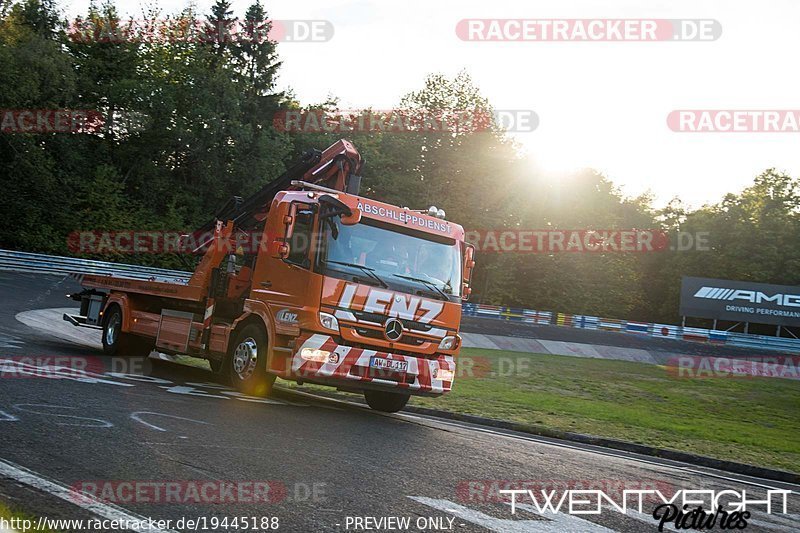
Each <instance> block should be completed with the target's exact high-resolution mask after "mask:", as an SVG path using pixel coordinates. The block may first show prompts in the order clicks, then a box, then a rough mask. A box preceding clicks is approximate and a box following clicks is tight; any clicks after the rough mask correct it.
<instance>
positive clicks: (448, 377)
mask: <svg viewBox="0 0 800 533" xmlns="http://www.w3.org/2000/svg"><path fill="white" fill-rule="evenodd" d="M455 377H456V373H455V372H453V371H452V370H448V369H446V368H439V369H437V370H436V374H435V375H434V376H433V378H434V379H440V380H442V381H453V378H455Z"/></svg>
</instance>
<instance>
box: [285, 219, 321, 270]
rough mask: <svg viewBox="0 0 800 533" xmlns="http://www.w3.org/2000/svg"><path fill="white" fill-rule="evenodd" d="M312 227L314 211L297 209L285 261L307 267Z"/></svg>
mask: <svg viewBox="0 0 800 533" xmlns="http://www.w3.org/2000/svg"><path fill="white" fill-rule="evenodd" d="M313 227H314V213H313V212H312V211H310V210H305V209H302V210H298V211H297V220H295V223H294V231H293V233H292V238H291V239H290V240H289V257H287V258H286V262H287V263H292V264H294V265H297V266H301V267H303V268H309V267H310V266H311V261H310V260H309V250H310V249H311V230H312V229H313Z"/></svg>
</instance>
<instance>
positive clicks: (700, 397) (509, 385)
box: [328, 348, 800, 472]
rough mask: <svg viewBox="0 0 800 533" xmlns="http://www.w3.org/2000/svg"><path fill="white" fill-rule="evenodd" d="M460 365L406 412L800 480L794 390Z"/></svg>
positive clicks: (620, 368)
mask: <svg viewBox="0 0 800 533" xmlns="http://www.w3.org/2000/svg"><path fill="white" fill-rule="evenodd" d="M458 366H460V367H461V369H462V371H459V372H458V374H457V377H456V380H455V385H454V388H453V391H452V392H451V393H449V394H447V395H445V396H443V397H440V398H419V397H414V398H412V399H411V402H410V405H416V406H421V407H429V408H433V409H440V410H444V411H451V412H455V413H464V414H471V415H478V416H484V417H488V418H495V419H499V420H507V421H513V422H521V423H526V424H532V425H538V426H544V427H547V428H551V429H556V430H562V431H572V432H576V433H586V434H590V435H596V436H600V437H607V438H612V439H620V440H625V441H628V442H634V443H637V444H644V445H648V446H655V447H659V448H668V449H673V450H678V451H683V452H688V453H695V454H699V455H706V456H710V457H714V458H718V459H724V460H728V461H735V462H739V463H747V464H752V465H756V466H762V467H767V468H777V469H781V470H789V471H793V472H800V417H798V413H800V382H798V381H793V380H787V379H775V378H742V377H739V378H703V379H687V378H677V377H674V376H673V375H670V374H669V373H668V372H667V370H666V368H665V367H663V366H657V365H650V364H643V363H633V362H628V361H612V360H605V359H586V358H578V357H567V356H559V355H546V354H530V353H521V352H508V351H500V350H483V349H477V348H465V349H463V350H462V355H461V363H460V365H458ZM465 367H471V369H470V370H468V371H466V372H463V369H464V368H465ZM464 373H466V374H467V375H463V374H464ZM328 390H330V389H328Z"/></svg>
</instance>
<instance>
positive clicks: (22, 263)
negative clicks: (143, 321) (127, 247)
mask: <svg viewBox="0 0 800 533" xmlns="http://www.w3.org/2000/svg"><path fill="white" fill-rule="evenodd" d="M0 270H13V271H15V272H32V273H38V274H55V275H61V276H65V275H67V274H73V273H79V274H100V275H107V276H114V277H125V278H131V279H143V280H149V281H179V282H180V281H182V282H186V281H188V279H189V278H190V277H191V275H192V274H191V272H183V271H181V270H168V269H165V268H154V267H146V266H140V265H127V264H124V263H108V262H106V261H93V260H89V259H79V258H77V257H61V256H57V255H44V254H32V253H28V252H12V251H9V250H0Z"/></svg>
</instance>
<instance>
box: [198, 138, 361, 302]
mask: <svg viewBox="0 0 800 533" xmlns="http://www.w3.org/2000/svg"><path fill="white" fill-rule="evenodd" d="M362 165H363V160H362V159H361V154H359V153H358V150H356V148H355V147H354V146H353V145H352V144H351V143H349V142H348V141H346V140H344V139H340V140H338V141H336V142H335V143H333V144H332V145H331V146H329V147H328V148H326V149H325V150H324V151H322V152H320V151H319V150H307V151H305V152H303V155H302V156H301V157H300V160H299V161H298V162H297V163H295V164H294V165H292V166H291V167H290V168H289V169H287V170H286V172H284V173H283V174H282V175H281V176H279V177H278V178H277V179H275V180H273V181H271V182H269V183H267V184H266V185H265V186H264V187H262V188H261V189H260V190H259V191H258V192H256V193H255V194H253V195H251V196H250V197H248V198H246V199H242V198H240V197H234V198H233V199H232V200H231V201H229V202H228V203H227V204H225V205H224V206H223V207H222V209H220V210H219V211H218V212H217V214H216V215H215V216H214V219H213V220H211V221H210V222H208V223H206V224H205V225H204V226H203V227H201V228H200V229H199V230H198V234H200V235H205V236H207V238H206V240H205V241H203V242H202V243H200V244H199V246H198V247H197V248H196V249H195V250H194V251H195V253H203V258H202V260H201V261H200V264H199V265H198V267H197V268H196V269H195V272H194V274H193V275H192V277H191V279H190V280H189V285H193V286H200V287H203V290H206V289H207V288H208V286H209V283H210V278H211V273H212V271H213V269H214V268H216V267H218V266H219V265H220V263H221V262H222V260H223V259H224V258H225V255H226V253H225V250H226V249H228V247H226V246H223V245H222V243H223V242H227V240H228V239H230V237H231V236H232V235H234V234H235V233H236V232H237V231H252V230H254V229H256V228H257V227H258V226H259V224H261V223H263V221H264V218H265V217H266V213H267V211H268V210H269V206H270V203H271V202H272V199H273V198H275V195H277V194H278V193H279V192H281V191H291V190H297V189H298V188H299V187H298V186H296V185H293V184H292V182H294V181H303V182H306V183H313V184H315V185H322V186H325V187H328V188H331V189H335V190H338V191H343V192H344V191H346V192H349V193H352V194H357V193H358V188H359V187H360V184H361V176H359V175H358V173H359V172H360V171H361V167H362ZM214 240H217V241H219V242H217V245H216V246H211V244H212V243H214Z"/></svg>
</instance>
